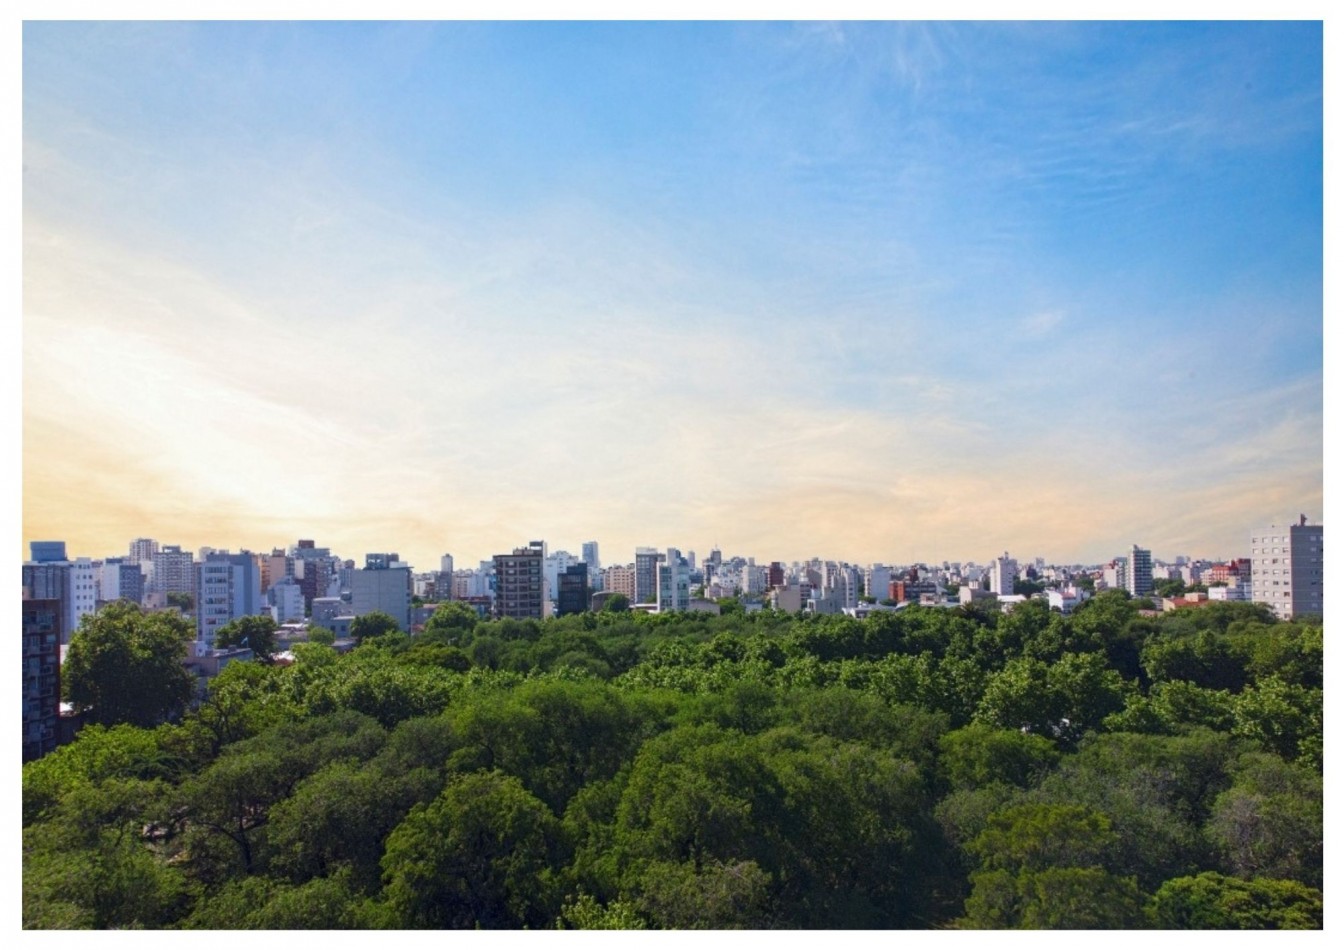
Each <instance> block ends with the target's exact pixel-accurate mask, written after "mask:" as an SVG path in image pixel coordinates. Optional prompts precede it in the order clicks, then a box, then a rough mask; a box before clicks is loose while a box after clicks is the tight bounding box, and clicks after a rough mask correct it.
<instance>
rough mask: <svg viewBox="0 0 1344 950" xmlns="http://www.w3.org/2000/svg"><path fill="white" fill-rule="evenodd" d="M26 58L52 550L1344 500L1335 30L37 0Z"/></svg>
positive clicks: (437, 543) (1166, 538) (1000, 520)
mask: <svg viewBox="0 0 1344 950" xmlns="http://www.w3.org/2000/svg"><path fill="white" fill-rule="evenodd" d="M23 79H24V90H23V106H24V112H23V141H24V194H23V197H24V290H25V298H24V358H23V360H24V361H23V370H24V422H25V431H24V470H25V476H26V485H25V495H24V538H25V540H28V539H32V538H42V537H63V538H66V539H67V540H68V541H69V542H70V545H71V548H72V550H75V551H78V552H79V553H87V554H91V555H94V556H99V555H103V554H110V553H116V552H117V551H119V550H120V549H121V548H122V547H124V545H125V542H126V541H128V540H129V539H130V538H132V537H136V536H139V535H151V536H154V537H159V538H160V539H161V540H163V541H166V542H167V543H175V542H178V541H180V542H181V543H184V544H187V545H190V546H198V545H201V544H212V545H216V546H231V547H235V548H236V547H240V546H247V547H251V548H252V549H254V550H256V549H262V548H266V547H268V546H270V545H283V544H286V543H290V542H292V540H293V539H294V538H296V537H300V536H304V537H309V536H311V537H316V538H318V540H319V543H326V544H330V545H331V546H332V547H333V548H335V549H337V550H338V551H339V552H340V553H342V554H343V555H344V556H347V557H356V558H358V557H359V556H361V554H362V553H363V552H364V551H366V550H367V551H372V550H384V549H399V550H400V551H401V552H402V553H403V554H406V555H407V556H410V557H411V558H412V560H413V561H414V562H415V563H416V564H417V567H420V568H422V569H424V568H428V567H432V566H433V565H434V563H435V562H436V559H437V555H438V554H440V553H443V552H444V551H451V552H452V553H454V554H455V555H456V556H457V557H458V559H459V562H461V561H463V560H467V559H469V560H473V561H474V560H475V559H477V558H482V557H487V556H489V555H490V554H492V553H495V552H496V551H499V550H504V549H506V548H508V547H511V546H513V545H515V544H519V543H522V542H524V541H526V540H528V539H531V538H536V537H544V538H546V539H547V540H548V541H549V542H550V543H551V546H552V548H553V549H554V548H567V549H569V550H571V551H577V550H578V547H579V544H580V542H581V541H584V540H589V539H593V538H596V539H597V540H599V541H600V542H601V543H602V545H603V556H604V560H605V561H607V562H615V561H624V560H628V559H629V558H630V557H632V556H633V554H632V551H631V549H633V547H634V546H635V545H642V544H651V545H656V546H665V545H675V546H678V547H681V548H683V549H687V548H690V549H695V550H701V551H707V550H708V548H709V547H710V545H711V544H713V543H716V542H717V543H718V544H719V545H720V546H721V547H723V549H724V550H725V553H741V554H744V555H755V556H757V557H759V558H765V559H774V558H784V559H794V558H806V557H810V556H813V555H820V556H824V557H831V558H845V559H849V560H854V561H865V562H866V561H872V560H879V561H887V562H893V561H894V562H907V561H911V560H915V559H925V560H932V559H937V560H943V559H952V560H964V559H977V560H984V559H987V558H989V557H992V556H994V555H996V554H998V553H999V552H1001V551H1002V550H1005V549H1008V550H1011V551H1012V552H1013V553H1014V554H1015V555H1017V556H1020V557H1034V556H1036V555H1040V556H1043V557H1046V558H1048V559H1050V560H1056V561H1075V560H1080V561H1099V560H1102V559H1105V558H1109V557H1111V556H1113V555H1114V554H1117V553H1120V552H1121V551H1123V550H1124V549H1125V548H1127V547H1128V546H1129V545H1130V544H1132V543H1139V544H1141V545H1148V546H1151V547H1152V548H1153V549H1154V552H1155V554H1156V555H1157V556H1158V557H1174V556H1175V555H1177V554H1189V555H1192V556H1211V557H1228V556H1235V555H1239V554H1241V553H1244V548H1245V547H1246V538H1247V537H1248V536H1249V532H1250V530H1251V528H1252V527H1254V526H1256V525H1259V524H1261V523H1267V522H1270V521H1276V520H1282V519H1285V518H1290V517H1295V516H1296V515H1297V514H1298V513H1299V512H1306V513H1308V514H1310V515H1311V516H1312V517H1313V518H1319V517H1321V508H1322V502H1323V493H1322V438H1321V429H1322V369H1323V363H1322V314H1323V302H1322V300H1323V298H1322V251H1321V247H1322V221H1323V212H1322V182H1323V178H1322V136H1323V123H1322V98H1323V97H1322V29H1321V25H1320V24H1319V23H1283V22H1279V23H1272V22H1271V23H1005V24H976V23H911V24H907V23H853V22H849V23H838V24H826V23H806V24H791V23H709V24H706V23H585V24H579V23H510V24H501V23H460V24H432V23H396V24H379V23H347V24H322V23H178V24H162V23H73V22H64V23H40V22H39V23H28V24H27V25H26V26H25V29H24V63H23ZM53 473H56V474H53ZM39 475H40V477H39Z"/></svg>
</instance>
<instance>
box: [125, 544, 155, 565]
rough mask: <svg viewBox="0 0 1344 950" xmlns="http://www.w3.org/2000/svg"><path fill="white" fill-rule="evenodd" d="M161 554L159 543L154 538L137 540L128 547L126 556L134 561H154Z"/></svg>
mask: <svg viewBox="0 0 1344 950" xmlns="http://www.w3.org/2000/svg"><path fill="white" fill-rule="evenodd" d="M158 553H159V542H157V541H155V540H154V539H153V538H136V539H135V540H134V541H132V542H131V543H130V544H129V545H127V551H126V556H127V557H129V558H130V559H131V560H132V561H153V560H154V555H156V554H158Z"/></svg>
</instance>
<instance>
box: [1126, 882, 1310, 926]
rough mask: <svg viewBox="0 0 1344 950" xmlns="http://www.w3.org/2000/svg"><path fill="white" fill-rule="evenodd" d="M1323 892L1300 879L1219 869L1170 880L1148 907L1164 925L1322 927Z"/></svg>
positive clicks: (1157, 921)
mask: <svg viewBox="0 0 1344 950" xmlns="http://www.w3.org/2000/svg"><path fill="white" fill-rule="evenodd" d="M1324 911H1325V908H1324V905H1323V902H1322V899H1321V892H1320V891H1318V890H1316V889H1315V888H1313V887H1307V886H1306V885H1305V884H1302V883H1300V882H1299V881H1281V880H1271V879H1267V878H1262V877H1257V878H1252V879H1251V880H1249V881H1243V880H1241V879H1239V878H1235V877H1226V876H1224V875H1222V874H1219V873H1217V872H1216V871H1205V872H1204V873H1203V874H1200V875H1197V876H1195V877H1180V878H1175V879H1173V880H1170V881H1167V882H1166V883H1165V884H1163V885H1162V886H1161V887H1159V888H1158V889H1157V893H1156V894H1154V895H1153V898H1152V900H1151V901H1150V902H1149V904H1148V912H1149V914H1150V915H1151V917H1152V919H1153V923H1155V924H1156V925H1157V926H1158V927H1160V928H1162V929H1163V930H1319V929H1321V926H1322V920H1323V917H1324Z"/></svg>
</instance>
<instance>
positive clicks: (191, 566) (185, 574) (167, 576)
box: [149, 544, 260, 594]
mask: <svg viewBox="0 0 1344 950" xmlns="http://www.w3.org/2000/svg"><path fill="white" fill-rule="evenodd" d="M151 560H152V562H153V564H154V572H153V579H152V580H151V581H150V586H149V589H150V590H151V591H153V592H155V593H160V594H194V593H195V590H196V561H195V559H194V558H193V557H192V555H191V552H190V551H183V550H182V548H181V546H180V545H176V544H165V545H163V546H162V547H161V548H159V550H158V551H157V552H155V554H154V556H153V558H152V559H151ZM258 584H260V574H258Z"/></svg>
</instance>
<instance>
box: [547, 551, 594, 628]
mask: <svg viewBox="0 0 1344 950" xmlns="http://www.w3.org/2000/svg"><path fill="white" fill-rule="evenodd" d="M591 596H592V591H591V590H589V588H588V565H587V564H585V563H583V562H582V561H580V562H579V563H577V564H571V565H570V566H569V567H567V568H565V570H564V573H562V574H561V575H560V577H559V584H558V586H557V593H556V605H557V609H556V613H557V614H559V615H560V616H561V617H564V616H566V615H567V614H581V613H583V612H584V611H585V610H587V609H588V603H589V598H590V597H591Z"/></svg>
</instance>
